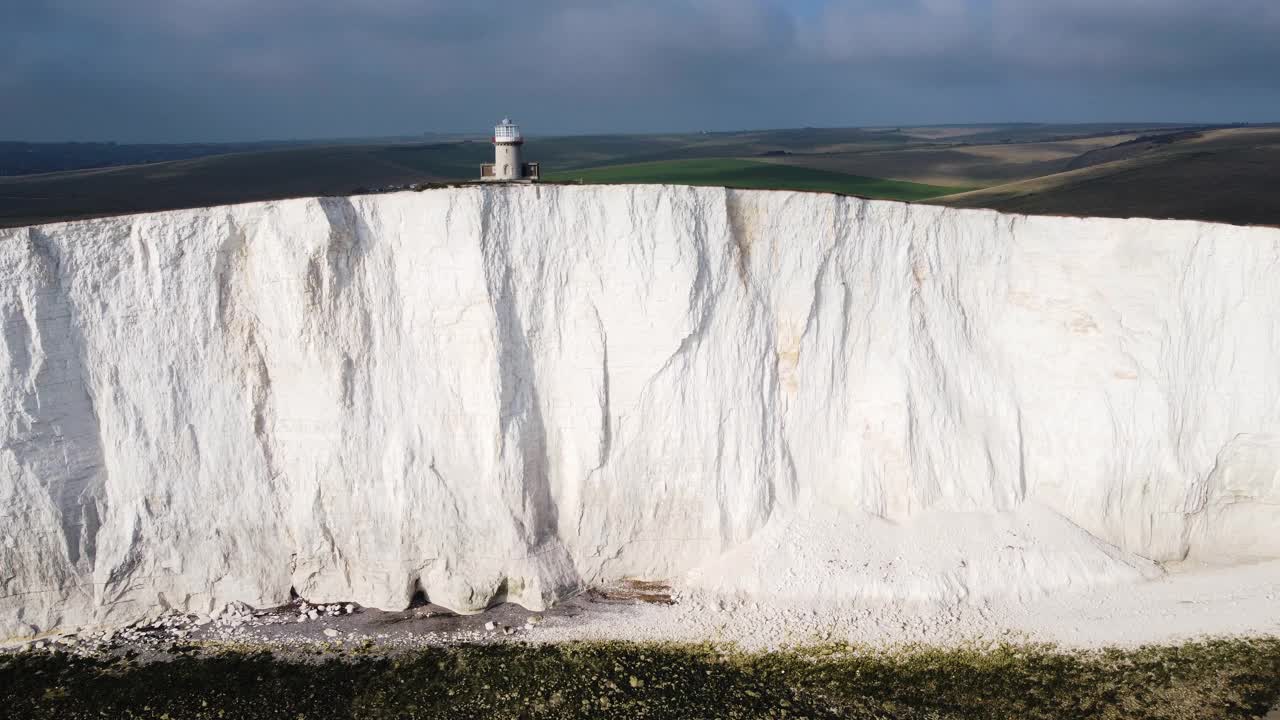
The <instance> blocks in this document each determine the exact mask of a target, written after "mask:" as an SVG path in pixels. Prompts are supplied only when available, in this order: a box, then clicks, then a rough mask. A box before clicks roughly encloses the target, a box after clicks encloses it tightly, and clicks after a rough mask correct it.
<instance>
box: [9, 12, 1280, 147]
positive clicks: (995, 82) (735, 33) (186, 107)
mask: <svg viewBox="0 0 1280 720" xmlns="http://www.w3.org/2000/svg"><path fill="white" fill-rule="evenodd" d="M8 4H9V5H13V7H12V8H6V9H5V10H4V12H3V14H2V17H3V22H0V97H3V99H4V112H3V113H0V138H6V137H7V138H23V139H68V138H74V139H117V140H125V141H139V140H160V141H168V140H189V139H241V138H243V139H253V138H287V137H320V136H340V135H343V136H349V135H371V134H400V133H413V132H421V131H425V130H480V129H482V128H484V127H485V126H486V125H488V124H489V123H491V122H492V121H493V120H494V119H495V118H496V117H498V116H501V115H503V114H506V113H511V114H514V115H516V116H518V118H519V119H520V120H521V121H522V122H523V123H524V124H525V125H526V126H527V127H529V128H530V129H532V130H540V131H542V132H590V131H618V132H634V131H643V130H666V129H698V128H740V127H766V126H772V127H778V126H797V125H848V124H884V123H892V124H906V123H926V122H964V121H995V120H1064V121H1083V120H1112V119H1169V120H1208V121H1228V120H1247V121H1258V120H1264V119H1268V120H1269V119H1277V118H1280V79H1278V77H1277V76H1278V74H1280V73H1277V72H1276V68H1278V67H1280V43H1278V42H1276V41H1275V38H1276V37H1277V36H1278V35H1277V33H1280V3H1277V2H1275V0H1235V1H1234V2H1229V3H1225V2H1210V1H1209V0H1200V1H1194V0H1163V1H1159V2H1157V1H1156V0H1107V1H1103V0H1035V1H1033V0H651V1H649V2H624V1H622V0H540V1H539V2H509V1H507V2H498V1H496V0H471V1H468V2H444V1H443V0H417V1H410V0H381V1H376V2H375V1H374V0H349V1H347V2H340V1H339V0H310V1H307V0H276V1H274V2H270V1H268V0H216V1H210V0H201V1H199V2H197V1H196V0H96V1H89V0H35V1H34V2H29V3H18V2H15V1H14V0H9V2H8Z"/></svg>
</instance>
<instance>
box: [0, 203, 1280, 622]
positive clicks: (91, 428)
mask: <svg viewBox="0 0 1280 720" xmlns="http://www.w3.org/2000/svg"><path fill="white" fill-rule="evenodd" d="M0 323H2V325H3V342H0V636H14V635H29V634H32V633H36V632H41V631H44V630H48V629H50V628H53V627H55V626H65V625H73V624H87V623H100V622H119V621H126V620H130V619H133V618H136V617H138V616H141V615H143V614H145V613H147V612H148V611H151V610H153V609H155V608H157V607H173V608H178V609H184V610H190V611H197V612H207V611H209V610H211V609H213V608H215V607H218V606H220V605H221V604H223V603H226V602H229V601H233V600H239V601H244V602H247V603H250V604H253V605H256V606H267V605H274V604H278V603H282V602H284V601H286V600H287V599H288V598H289V596H290V590H291V588H292V589H294V590H295V591H296V592H297V593H299V594H300V595H302V596H304V597H306V598H309V599H311V600H314V601H317V602H328V601H337V600H342V601H355V602H359V603H363V604H366V605H371V606H377V607H382V608H398V607H403V606H405V605H407V604H408V603H409V602H410V599H411V598H412V596H413V595H414V594H415V592H418V591H421V592H423V593H425V594H426V596H427V597H428V598H430V599H431V600H432V601H434V602H438V603H440V604H442V605H445V606H448V607H451V608H454V609H457V610H460V611H472V610H477V609H480V608H483V607H484V606H486V605H487V604H489V603H491V602H493V601H496V600H501V599H504V598H505V599H509V600H512V601H516V602H519V603H522V604H524V605H526V606H527V607H530V608H535V609H536V608H541V607H543V606H544V605H546V604H547V603H550V602H554V601H555V600H557V599H559V598H562V597H565V596H567V595H569V594H572V593H574V592H576V591H578V590H579V589H580V588H582V587H583V586H585V585H589V584H591V583H595V582H605V581H609V580H611V579H617V578H623V577H642V578H650V579H656V578H661V579H667V580H670V581H673V582H676V583H677V584H686V585H688V586H690V587H702V588H706V589H708V590H712V591H716V592H727V593H759V594H773V595H782V596H787V597H796V598H801V599H803V598H806V597H811V598H814V599H815V601H816V600H817V599H827V600H830V599H836V600H839V599H849V600H851V601H852V600H856V599H859V598H881V597H889V598H908V599H921V600H940V601H962V600H965V599H966V598H975V597H983V596H988V595H992V594H1000V593H1007V594H1014V595H1024V594H1025V595H1032V594H1036V593H1043V592H1047V591H1056V590H1060V589H1063V588H1070V587H1081V586H1087V585H1090V584H1093V583H1111V582H1141V581H1142V580H1143V579H1145V578H1151V577H1153V576H1155V575H1157V574H1158V573H1159V572H1160V569H1159V566H1158V565H1156V564H1155V562H1152V561H1168V560H1177V559H1181V558H1183V557H1186V556H1188V555H1191V556H1193V557H1195V558H1200V559H1204V560H1208V561H1212V562H1242V561H1249V560H1254V559H1259V558H1274V557H1278V556H1280V230H1275V229H1266V228H1242V227H1233V226H1222V225H1211V224H1203V223H1194V222H1168V221H1151V220H1109V219H1065V218H1048V217H1023V216H1010V215H1000V214H997V213H994V212H989V211H969V210H952V209H945V208H939V207H930V206H920V205H906V204H900V203H892V202H871V201H863V200H858V199H854V198H844V197H835V196H830V195H822V194H799V193H787V192H754V191H732V190H724V189H718V188H688V187H669V186H645V187H625V186H619V187H554V186H520V187H501V186H499V187H484V188H480V187H466V188H458V189H440V190H431V191H426V192H421V193H400V194H391V195H379V196H367V197H354V198H350V199H346V198H325V199H304V200H291V201H284V202H270V203H256V204H249V205H240V206H234V207H215V208H204V209H198V210H190V211H179V212H165V213H156V214H149V215H136V216H131V217H117V218H107V219H100V220H90V221H83V222H72V223H64V224H57V225H48V226H42V227H32V228H20V229H12V230H0Z"/></svg>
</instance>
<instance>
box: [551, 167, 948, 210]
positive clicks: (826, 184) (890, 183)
mask: <svg viewBox="0 0 1280 720" xmlns="http://www.w3.org/2000/svg"><path fill="white" fill-rule="evenodd" d="M547 179H548V180H562V181H571V180H580V181H582V182H584V183H628V184H654V183H663V184H666V183H670V184H673V185H716V186H724V187H734V188H750V189H765V190H814V191H818V192H832V193H842V194H846V195H859V196H862V197H870V198H883V199H888V200H927V199H929V198H936V197H941V196H943V195H950V194H952V193H957V192H964V191H965V190H966V189H968V188H954V187H940V186H938V185H922V184H920V183H912V182H903V181H900V180H884V179H881V178H871V177H862V176H860V175H847V174H845V173H839V172H831V171H828V170H814V169H812V168H804V167H794V166H789V165H777V164H773V163H765V162H757V161H754V160H739V159H734V158H708V159H699V160H671V161H665V162H647V163H634V164H628V165H606V166H603V167H594V168H586V169H583V170H573V171H569V172H558V173H551V174H549V175H548V177H547Z"/></svg>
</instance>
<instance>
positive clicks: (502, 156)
mask: <svg viewBox="0 0 1280 720" xmlns="http://www.w3.org/2000/svg"><path fill="white" fill-rule="evenodd" d="M523 146H524V135H522V134H521V133H520V126H519V125H516V124H515V123H513V122H511V119H510V118H503V119H502V122H501V123H499V124H498V125H497V126H495V127H494V128H493V162H492V163H485V164H483V165H481V166H480V179H481V180H495V181H503V182H533V181H534V180H537V179H538V177H539V171H538V163H536V162H535V163H526V162H523V160H522V158H521V156H520V153H521V147H523Z"/></svg>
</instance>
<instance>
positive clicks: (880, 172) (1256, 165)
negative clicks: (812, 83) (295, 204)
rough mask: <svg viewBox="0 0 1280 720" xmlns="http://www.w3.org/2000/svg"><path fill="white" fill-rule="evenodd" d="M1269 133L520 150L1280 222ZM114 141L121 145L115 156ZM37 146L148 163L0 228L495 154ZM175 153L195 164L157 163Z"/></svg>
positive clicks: (478, 143)
mask: <svg viewBox="0 0 1280 720" xmlns="http://www.w3.org/2000/svg"><path fill="white" fill-rule="evenodd" d="M1278 136H1280V126H1267V127H1248V128H1227V129H1222V128H1211V127H1186V126H1179V125H1169V124H1160V123H1146V124H1142V123H1120V124H1091V125H1035V124H1018V125H967V126H933V127H926V128H903V127H891V128H890V127H886V128H792V129H776V130H749V131H739V132H699V133H667V134H650V135H590V136H567V137H537V136H530V137H529V138H528V143H527V144H526V146H525V151H526V155H527V157H528V159H530V160H536V161H538V162H540V163H541V164H542V170H543V173H544V177H545V178H546V179H549V180H559V181H569V182H572V181H576V180H583V181H587V182H636V183H686V184H702V185H707V184H710V185H726V186H732V187H751V188H788V189H804V190H822V191H827V192H840V193H847V194H853V195H861V196H865V197H875V198H891V199H901V200H925V199H933V200H931V201H933V202H943V203H948V204H953V205H955V206H957V207H994V208H998V209H1002V210H1011V211H1017V212H1032V213H1056V214H1071V215H1090V214H1092V215H1121V216H1125V215H1142V216H1153V217H1181V218H1194V219H1206V220H1219V221H1225V222H1237V223H1265V224H1280V200H1277V198H1280V192H1277V189H1276V188H1277V181H1278V178H1280V162H1277V159H1276V150H1275V149H1276V147H1277V145H1280V141H1278V140H1277V137H1278ZM26 145H27V144H24V143H9V144H7V145H6V144H0V166H2V165H3V162H5V160H4V158H5V157H6V156H5V155H4V152H10V153H11V154H10V155H9V156H7V157H9V160H8V162H10V166H9V167H11V168H13V167H17V165H15V164H13V163H14V162H15V161H14V160H13V155H12V153H14V152H20V150H19V148H20V147H25V146H26ZM113 147H116V149H119V148H125V149H123V150H120V153H122V154H121V155H119V157H117V156H116V155H113V153H115V152H116V150H113ZM6 149H7V150H6ZM232 150H235V152H232ZM41 152H45V153H46V155H48V157H47V158H46V160H49V161H53V160H56V159H57V156H58V153H66V154H68V155H67V157H66V158H63V160H59V161H58V162H64V161H65V162H66V163H73V164H74V163H97V162H103V163H107V164H108V165H110V164H112V163H114V162H115V160H118V159H120V158H122V157H126V156H129V155H128V153H134V156H133V157H138V156H139V155H138V153H141V157H144V158H145V159H146V160H147V162H145V163H142V164H133V165H125V166H119V167H116V166H111V167H100V168H92V169H79V170H71V171H65V172H54V173H43V174H35V175H21V176H10V177H0V226H12V225H26V224H34V223H44V222H52V221H57V220H67V219H73V218H82V217H94V216H101V215H118V214H123V213H134V212H148V211H155V210H169V209H176V208H188V207H201V206H206V205H218V204H228V203H238V202H248V201H253V200H271V199H280V198H288V197H299V196H311V195H349V194H356V193H365V192H381V191H386V190H392V189H396V188H401V187H406V186H410V185H419V184H426V183H440V182H459V181H470V180H473V179H475V178H476V177H477V176H478V170H479V166H480V163H482V162H485V161H486V160H489V159H491V158H492V152H493V150H492V148H491V147H490V145H489V143H488V142H487V141H485V140H482V139H479V138H475V139H464V138H458V137H449V138H436V139H435V141H432V142H412V141H409V140H407V139H404V138H394V139H387V140H378V141H359V142H346V141H335V142H331V143H327V144H319V143H315V144H295V145H287V144H286V145H279V146H277V145H272V144H250V145H245V146H233V145H208V146H203V145H192V146H185V145H178V146H163V145H157V146H110V145H109V144H101V143H99V144H92V143H91V144H77V143H70V144H60V145H56V146H47V147H44V148H43V149H42V150H41ZM77 152H79V153H80V154H79V155H77ZM184 154H199V156H198V157H185V156H183V157H178V158H171V159H167V160H165V159H163V158H165V157H167V156H169V155H179V156H182V155H184ZM51 159H52V160H51ZM969 190H974V191H973V192H966V191H969ZM960 193H963V194H960ZM939 196H945V197H939Z"/></svg>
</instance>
